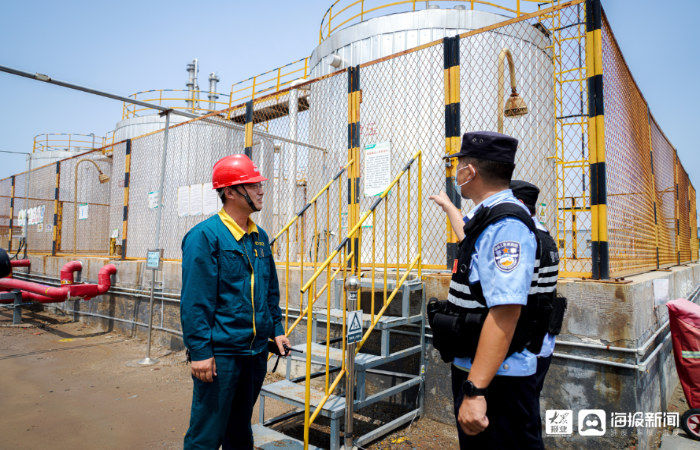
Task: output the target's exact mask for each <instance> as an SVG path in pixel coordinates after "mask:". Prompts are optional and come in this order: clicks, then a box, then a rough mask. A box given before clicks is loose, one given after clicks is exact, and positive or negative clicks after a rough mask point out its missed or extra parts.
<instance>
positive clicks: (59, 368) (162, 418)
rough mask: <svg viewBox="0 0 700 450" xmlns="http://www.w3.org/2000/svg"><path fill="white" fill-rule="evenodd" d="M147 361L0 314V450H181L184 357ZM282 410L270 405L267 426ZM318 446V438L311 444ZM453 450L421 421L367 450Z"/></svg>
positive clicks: (74, 332) (438, 430)
mask: <svg viewBox="0 0 700 450" xmlns="http://www.w3.org/2000/svg"><path fill="white" fill-rule="evenodd" d="M145 353H146V345H145V342H143V341H141V340H138V339H131V338H129V337H127V336H123V335H120V334H116V333H109V332H105V331H101V330H100V329H98V328H95V327H91V326H88V325H86V324H84V323H82V322H75V321H73V320H72V317H68V316H61V315H54V314H50V313H48V312H44V311H42V312H29V311H25V312H24V316H23V324H22V325H20V326H13V325H12V316H11V313H10V312H9V311H7V310H5V311H0V373H2V375H3V378H4V379H3V382H2V383H0V405H2V410H3V412H4V414H3V416H4V417H3V420H2V421H1V422H0V436H2V443H1V444H0V447H2V448H13V449H14V448H17V449H20V448H47V447H49V446H50V448H52V449H64V448H65V449H81V448H105V449H110V448H115V449H116V448H119V449H123V448H181V447H182V438H183V436H184V433H185V431H186V430H187V423H188V420H189V412H190V401H191V395H192V394H191V392H192V391H191V389H192V382H191V379H190V375H189V366H188V365H187V364H186V363H185V355H184V352H170V351H168V350H166V349H163V348H158V347H154V348H153V350H152V355H153V357H155V358H158V359H159V361H160V362H159V364H157V365H156V366H151V367H142V366H139V365H137V364H135V362H136V361H137V360H139V359H141V358H143V357H144V356H145ZM277 379H279V376H278V375H276V374H268V380H266V383H267V382H272V381H275V380H277ZM287 410H288V407H287V406H286V405H284V404H282V403H278V404H277V403H276V402H272V401H268V403H267V405H266V417H270V416H271V415H273V414H274V415H277V414H281V413H283V412H286V411H287ZM257 417H258V415H257V406H256V411H255V412H254V414H253V422H257ZM320 425H321V426H320V427H319V428H320V429H322V428H323V426H322V424H320ZM323 437H325V435H323V434H318V433H316V434H315V440H317V442H316V444H317V445H323V444H324V442H323ZM326 439H327V438H326ZM457 447H458V445H457V435H456V430H455V429H454V427H453V426H451V425H445V424H441V423H438V422H434V421H431V420H428V419H421V420H417V421H415V422H413V423H412V424H410V425H409V426H406V427H404V428H402V429H400V430H398V431H397V432H395V433H393V434H391V435H389V436H386V437H385V438H384V439H382V440H380V441H377V442H375V443H373V444H371V445H370V446H369V447H368V448H372V449H387V448H392V449H394V448H395V449H413V448H418V449H423V448H426V449H434V448H441V449H454V448H457Z"/></svg>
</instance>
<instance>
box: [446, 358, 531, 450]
mask: <svg viewBox="0 0 700 450" xmlns="http://www.w3.org/2000/svg"><path fill="white" fill-rule="evenodd" d="M468 376H469V373H468V372H465V371H464V370H461V369H458V368H456V367H455V366H454V365H452V395H453V397H454V412H455V421H456V420H457V418H458V417H459V407H460V406H461V405H462V400H463V399H464V392H463V390H462V383H463V382H464V380H466V379H467V377H468ZM538 406H539V403H538V401H537V391H536V386H535V375H530V376H527V377H504V376H496V377H494V378H493V380H492V381H491V384H490V385H489V387H488V393H487V394H486V417H488V419H489V426H488V427H486V429H485V430H484V431H482V432H481V433H479V434H477V435H476V436H467V435H466V434H465V433H464V431H462V428H461V427H460V426H459V422H457V434H458V436H459V448H460V449H462V450H465V449H475V448H483V449H489V450H492V449H525V448H526V449H544V445H543V444H542V432H541V425H540V412H539V409H537V408H538Z"/></svg>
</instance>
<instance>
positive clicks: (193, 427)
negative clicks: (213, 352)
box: [185, 351, 267, 450]
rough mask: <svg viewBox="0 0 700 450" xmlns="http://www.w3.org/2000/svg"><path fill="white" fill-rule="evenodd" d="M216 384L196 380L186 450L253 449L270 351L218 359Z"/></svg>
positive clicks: (216, 359) (216, 360)
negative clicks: (253, 419)
mask: <svg viewBox="0 0 700 450" xmlns="http://www.w3.org/2000/svg"><path fill="white" fill-rule="evenodd" d="M214 361H215V362H216V373H217V376H216V377H214V381H213V382H211V383H205V382H203V381H200V380H198V379H196V378H194V377H192V380H193V382H194V389H193V393H192V411H191V415H190V427H189V429H188V430H187V434H186V435H185V449H207V450H215V449H218V448H219V446H222V448H223V449H224V450H229V449H246V450H247V449H252V448H253V431H252V429H251V427H250V420H251V417H252V415H253V405H255V401H256V400H257V398H258V394H260V389H261V388H262V385H263V381H264V380H265V373H266V372H267V351H264V352H262V353H259V354H257V355H254V356H215V357H214Z"/></svg>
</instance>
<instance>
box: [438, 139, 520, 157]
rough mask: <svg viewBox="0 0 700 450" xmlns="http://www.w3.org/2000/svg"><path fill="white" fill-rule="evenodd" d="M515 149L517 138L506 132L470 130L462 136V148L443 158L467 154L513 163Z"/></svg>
mask: <svg viewBox="0 0 700 450" xmlns="http://www.w3.org/2000/svg"><path fill="white" fill-rule="evenodd" d="M517 149H518V140H517V139H515V138H513V137H511V136H508V135H506V134H501V133H496V132H493V131H470V132H469V133H464V136H462V148H461V149H460V150H459V152H458V153H453V154H451V155H445V156H443V159H449V158H459V157H462V156H468V157H470V158H476V159H485V160H488V161H496V162H502V163H510V164H514V163H515V151H516V150H517Z"/></svg>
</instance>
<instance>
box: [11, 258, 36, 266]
mask: <svg viewBox="0 0 700 450" xmlns="http://www.w3.org/2000/svg"><path fill="white" fill-rule="evenodd" d="M10 265H11V266H12V267H32V262H31V261H30V260H28V259H16V260H14V261H10Z"/></svg>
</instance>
